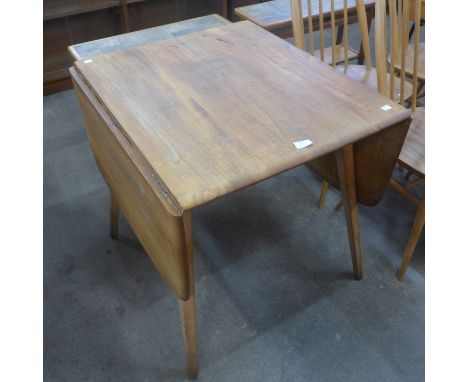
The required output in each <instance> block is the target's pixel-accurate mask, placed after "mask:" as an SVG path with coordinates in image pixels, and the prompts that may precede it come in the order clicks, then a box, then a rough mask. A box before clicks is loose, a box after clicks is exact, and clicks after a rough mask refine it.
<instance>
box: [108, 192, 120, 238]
mask: <svg viewBox="0 0 468 382" xmlns="http://www.w3.org/2000/svg"><path fill="white" fill-rule="evenodd" d="M119 213H120V207H119V203H117V199H116V198H115V196H114V195H113V194H112V192H111V198H110V235H111V238H113V239H115V238H117V235H118V233H119Z"/></svg>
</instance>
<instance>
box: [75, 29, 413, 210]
mask: <svg viewBox="0 0 468 382" xmlns="http://www.w3.org/2000/svg"><path fill="white" fill-rule="evenodd" d="M75 66H76V68H77V71H78V73H79V74H80V75H81V77H82V79H83V80H84V81H85V82H87V84H88V86H89V87H90V88H91V89H92V91H93V92H94V93H95V95H96V96H97V98H98V99H99V100H100V102H101V103H102V104H103V105H104V107H105V109H106V110H107V112H108V113H109V114H110V117H111V118H112V119H113V121H114V123H115V124H116V126H118V128H119V129H120V130H121V131H122V132H123V133H124V134H125V137H126V139H127V140H128V141H129V143H130V144H131V145H132V146H133V147H134V148H135V150H136V151H138V152H139V154H140V155H141V158H144V160H145V161H146V163H147V164H148V166H149V168H151V171H152V173H151V177H152V178H153V179H154V180H155V182H156V183H157V184H158V185H159V186H160V187H161V189H162V190H163V191H164V195H165V197H166V198H167V199H168V200H170V202H171V203H172V204H175V205H176V206H178V208H179V212H182V211H184V210H190V209H192V208H194V207H196V206H199V205H202V204H205V203H207V202H209V201H211V200H213V199H215V198H218V197H221V196H223V195H226V194H228V193H231V192H234V191H236V190H239V189H241V188H243V187H246V186H249V185H252V184H254V183H256V182H259V181H261V180H264V179H267V178H269V177H271V176H273V175H276V174H278V173H280V172H282V171H285V170H288V169H291V168H293V167H295V166H298V165H300V164H303V163H306V162H308V161H309V160H311V159H314V158H317V157H319V156H321V155H323V154H325V153H329V152H332V151H334V150H336V149H338V148H341V147H342V146H344V145H346V144H348V143H351V142H355V141H357V140H359V139H361V138H363V137H365V136H368V135H370V134H373V133H376V132H377V131H379V130H380V129H383V128H386V127H389V126H390V125H393V124H395V123H398V122H401V121H403V120H405V119H407V118H409V115H410V113H409V111H407V110H405V109H404V108H403V107H401V106H399V105H398V104H396V103H394V102H392V101H390V100H389V99H387V98H385V97H384V96H381V95H380V94H378V93H375V92H372V91H370V90H368V89H367V88H366V87H364V86H362V85H360V84H358V83H356V82H355V81H353V80H351V79H349V78H347V77H346V76H344V75H343V74H340V73H338V72H337V71H335V70H334V69H333V68H331V67H330V66H328V65H325V64H322V63H321V62H320V61H319V60H318V59H316V58H314V57H312V56H310V55H309V54H308V53H305V52H303V51H301V50H299V49H297V48H295V47H294V46H293V45H291V44H289V43H288V42H286V41H284V40H282V39H280V38H278V37H276V36H274V35H273V34H271V33H269V32H267V31H265V30H264V29H262V28H260V27H258V26H256V25H254V24H252V23H250V22H248V21H244V22H239V23H234V24H228V25H225V26H222V27H218V28H213V29H208V30H206V31H202V32H197V33H192V34H188V35H184V36H180V37H177V38H171V39H169V40H165V41H161V42H158V43H153V44H145V45H141V46H138V47H136V48H132V49H128V50H124V51H119V52H115V53H110V54H104V55H99V56H96V57H95V58H94V59H93V60H92V61H89V60H85V61H77V62H76V63H75ZM386 104H388V105H390V106H391V109H390V110H388V111H384V110H382V109H381V106H383V105H386ZM307 139H310V140H312V141H313V144H312V145H310V146H308V147H305V148H302V149H297V148H296V147H295V145H294V142H297V141H303V140H307Z"/></svg>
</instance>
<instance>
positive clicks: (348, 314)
mask: <svg viewBox="0 0 468 382" xmlns="http://www.w3.org/2000/svg"><path fill="white" fill-rule="evenodd" d="M319 192H320V182H319V180H318V179H317V178H316V177H315V175H314V174H313V173H312V172H311V171H310V170H309V169H308V168H306V167H303V166H302V167H299V168H296V169H294V170H292V171H289V172H287V173H284V174H282V175H279V176H277V177H275V178H273V179H270V180H268V181H265V182H262V183H260V184H258V185H256V186H253V187H250V188H248V189H245V190H243V191H240V192H237V193H235V194H233V195H230V196H228V197H225V198H223V199H221V200H218V201H215V202H212V203H211V204H209V205H207V206H205V207H202V208H200V209H198V210H196V211H195V212H194V215H193V218H194V222H193V229H194V232H193V234H194V246H195V263H196V264H195V265H196V297H197V309H198V310H197V319H198V322H197V326H198V335H199V344H198V350H199V363H200V375H199V380H200V381H213V382H219V381H233V382H234V381H235V382H241V381H242V382H249V381H269V382H270V381H272V382H274V381H330V382H331V381H348V382H351V381H360V382H362V381H380V382H384V381H389V382H394V381H423V380H424V239H423V238H422V239H421V240H420V243H419V245H418V247H417V249H416V253H415V255H414V258H413V261H412V263H411V265H410V268H409V270H408V273H407V275H406V278H405V280H404V282H403V283H400V282H399V281H397V279H396V277H395V272H396V269H397V267H398V265H399V263H400V261H401V258H402V254H403V251H404V248H405V245H406V241H407V238H408V234H409V230H410V227H411V223H412V219H413V217H414V213H415V208H414V207H413V206H412V205H410V204H409V203H408V202H406V201H405V200H404V199H402V198H401V197H400V196H399V195H398V194H396V193H395V192H394V191H392V190H388V191H387V192H386V194H385V196H384V198H383V200H382V202H381V203H380V204H379V205H378V206H376V207H372V208H369V207H361V209H360V213H361V215H360V222H361V240H362V253H363V269H364V279H363V280H361V281H355V280H354V279H353V278H352V265H351V258H350V255H349V249H348V242H347V236H346V227H345V222H344V217H343V212H342V211H340V212H335V211H334V209H333V207H334V206H335V204H336V203H337V202H338V200H339V196H338V193H337V192H336V191H332V192H329V197H328V201H327V203H326V207H325V208H324V209H323V210H319V209H318V208H317V201H318V195H319ZM108 197H109V195H108V190H107V188H106V185H105V183H104V181H103V180H102V178H101V176H100V174H99V172H98V170H97V167H96V165H95V163H94V159H93V157H92V154H91V151H90V148H89V145H88V142H87V137H86V134H85V130H84V128H83V126H82V119H81V114H80V110H79V107H78V104H77V101H76V99H75V96H74V93H73V92H72V91H68V92H64V93H59V94H55V95H51V96H48V97H45V98H44V379H45V380H46V381H60V382H62V381H80V382H82V381H181V380H184V379H185V355H184V350H183V342H182V332H181V329H180V320H179V316H178V305H177V300H176V298H175V297H174V295H173V294H172V293H171V292H170V290H169V288H168V287H167V286H166V285H165V284H164V282H163V280H162V278H161V277H160V275H159V274H158V272H157V270H156V269H155V268H154V267H153V265H152V263H151V262H150V260H149V258H148V257H147V256H146V255H145V253H144V251H143V249H142V247H141V246H140V244H139V243H138V241H137V240H136V238H135V235H134V234H133V232H132V230H131V229H130V227H129V226H128V225H127V224H126V222H125V219H124V218H122V219H121V228H120V233H121V234H120V238H119V239H118V240H111V239H110V237H109V227H108V225H109V222H108V207H109V206H108Z"/></svg>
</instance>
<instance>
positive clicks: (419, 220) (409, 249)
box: [398, 199, 425, 281]
mask: <svg viewBox="0 0 468 382" xmlns="http://www.w3.org/2000/svg"><path fill="white" fill-rule="evenodd" d="M424 223H425V201H424V199H423V200H422V201H421V202H420V203H419V205H418V209H417V211H416V217H415V218H414V222H413V226H412V227H411V233H410V236H409V239H408V244H407V245H406V249H405V255H404V256H403V261H402V262H401V265H400V270H399V271H398V280H400V281H402V280H403V277H404V276H405V273H406V270H407V269H408V265H409V263H410V261H411V258H412V257H413V253H414V250H415V248H416V244H418V240H419V236H420V235H421V232H422V230H423V228H424Z"/></svg>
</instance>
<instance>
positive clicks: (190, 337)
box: [179, 211, 198, 379]
mask: <svg viewBox="0 0 468 382" xmlns="http://www.w3.org/2000/svg"><path fill="white" fill-rule="evenodd" d="M183 220H184V230H185V243H186V249H187V263H188V277H189V287H190V294H189V298H188V299H187V300H186V301H183V300H180V299H179V308H180V318H181V320H182V331H183V334H184V342H185V351H186V353H187V375H188V377H189V379H196V378H197V376H198V360H197V331H196V320H195V276H194V269H193V251H192V217H191V212H190V211H188V212H185V213H184V216H183Z"/></svg>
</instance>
